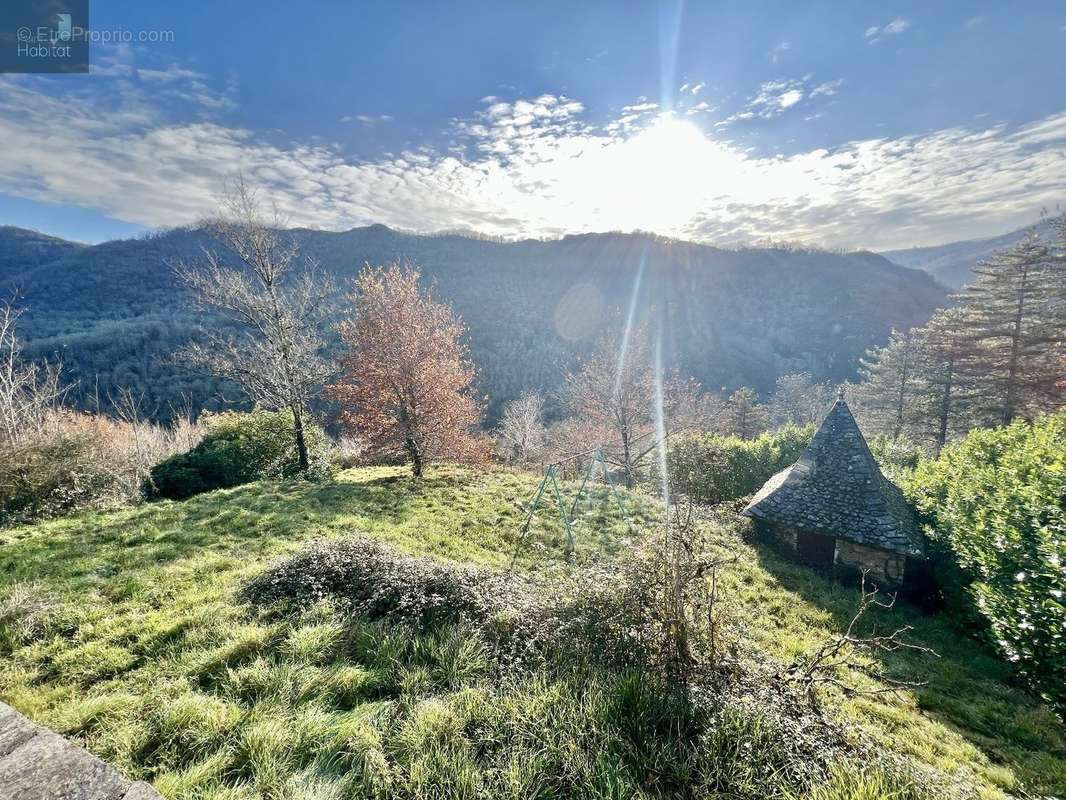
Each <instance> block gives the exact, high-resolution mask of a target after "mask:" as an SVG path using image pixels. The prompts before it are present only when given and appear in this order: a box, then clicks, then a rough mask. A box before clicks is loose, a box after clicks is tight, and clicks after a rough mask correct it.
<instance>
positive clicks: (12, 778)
mask: <svg viewBox="0 0 1066 800" xmlns="http://www.w3.org/2000/svg"><path fill="white" fill-rule="evenodd" d="M0 797H2V798H4V800H163V798H162V797H161V796H160V795H159V794H158V793H157V792H156V791H155V790H154V789H153V788H152V787H151V786H149V785H148V784H147V783H143V782H141V781H137V782H135V783H131V782H130V781H128V780H127V779H126V777H125V776H124V775H122V774H121V773H120V772H119V771H118V770H116V769H114V768H113V767H110V766H108V765H107V764H105V763H104V762H103V761H101V760H100V759H98V758H97V757H96V756H94V755H93V754H92V753H90V752H89V751H88V750H85V749H84V748H82V747H79V746H78V745H76V744H74V743H73V742H70V741H68V740H66V739H64V738H63V737H62V736H60V735H59V734H57V733H53V732H52V731H50V730H48V729H47V728H42V727H40V726H39V725H35V724H33V723H32V722H30V720H28V719H26V717H24V716H22V715H21V714H20V713H18V712H17V711H16V710H15V709H13V708H12V707H11V706H9V705H7V704H6V703H0Z"/></svg>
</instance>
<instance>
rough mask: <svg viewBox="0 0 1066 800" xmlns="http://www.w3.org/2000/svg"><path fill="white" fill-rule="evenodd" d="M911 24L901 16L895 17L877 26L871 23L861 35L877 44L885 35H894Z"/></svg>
mask: <svg viewBox="0 0 1066 800" xmlns="http://www.w3.org/2000/svg"><path fill="white" fill-rule="evenodd" d="M910 26H911V23H910V20H906V19H903V17H896V18H895V19H894V20H892V21H891V22H889V23H888V24H886V25H882V26H880V27H879V26H877V25H871V26H870V27H869V28H867V29H866V32H865V33H864V34H863V36H864V37H865V38H866V39H867V40H868V41H869V43H870V44H877V43H878V42H879V41H881V39H883V38H884V37H885V36H896V35H898V34H901V33H903V32H904V31H905V30H907V28H909V27H910Z"/></svg>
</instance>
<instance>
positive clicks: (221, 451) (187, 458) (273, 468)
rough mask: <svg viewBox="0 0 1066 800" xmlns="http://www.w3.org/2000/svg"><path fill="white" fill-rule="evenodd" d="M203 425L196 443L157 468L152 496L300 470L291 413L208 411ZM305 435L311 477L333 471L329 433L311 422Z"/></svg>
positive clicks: (194, 491)
mask: <svg viewBox="0 0 1066 800" xmlns="http://www.w3.org/2000/svg"><path fill="white" fill-rule="evenodd" d="M203 423H204V425H205V428H206V433H205V435H204V438H203V439H202V440H201V441H200V443H199V444H198V445H196V447H194V448H193V449H192V450H189V451H188V452H186V453H181V454H179V455H175V456H172V457H170V458H168V459H167V460H166V461H163V462H162V463H160V464H158V465H156V466H155V467H153V468H152V471H151V475H150V477H149V480H148V481H147V482H146V486H145V489H146V491H147V493H148V494H149V495H150V496H153V497H167V498H171V499H174V500H180V499H183V498H186V497H191V496H192V495H194V494H199V493H201V492H206V491H210V490H212V489H222V488H226V487H229V486H238V485H240V484H242V483H248V482H249V481H254V480H260V479H262V478H283V477H292V476H293V475H296V474H297V473H298V472H299V461H298V459H297V454H296V445H295V438H294V434H293V427H292V416H291V415H290V414H289V412H288V411H264V410H262V409H257V410H256V411H252V412H250V413H240V412H236V411H226V412H223V413H221V414H211V415H205V418H204V419H203ZM305 433H306V438H307V449H308V459H309V461H310V464H311V468H310V472H309V475H310V476H311V477H321V476H324V475H327V474H328V473H329V468H330V467H329V457H330V453H329V450H330V442H329V437H327V436H326V434H325V432H324V431H323V430H322V429H321V428H319V427H318V426H316V425H311V424H307V425H306V428H305Z"/></svg>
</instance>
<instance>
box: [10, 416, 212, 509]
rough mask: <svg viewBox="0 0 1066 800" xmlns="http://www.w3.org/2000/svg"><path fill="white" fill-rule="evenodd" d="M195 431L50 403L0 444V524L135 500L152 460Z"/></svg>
mask: <svg viewBox="0 0 1066 800" xmlns="http://www.w3.org/2000/svg"><path fill="white" fill-rule="evenodd" d="M198 435H199V433H198V430H197V428H196V426H193V425H191V424H189V423H180V422H179V423H178V424H176V425H175V426H174V427H171V428H162V427H160V426H158V425H152V424H149V423H145V422H122V421H116V420H112V419H108V418H107V417H103V416H97V415H92V414H82V413H78V412H73V411H65V410H60V411H50V412H48V415H47V417H46V419H45V421H44V423H43V424H42V426H41V427H40V428H39V429H38V430H34V431H31V432H30V433H28V434H27V435H26V436H24V437H23V438H21V439H20V440H18V441H12V442H7V443H5V444H0V525H4V524H15V523H20V522H27V521H30V520H33V519H38V518H42V517H51V516H56V515H59V514H63V513H68V512H70V511H74V510H76V509H81V508H100V507H107V506H115V505H122V504H126V503H132V502H136V501H138V500H140V499H141V485H142V483H143V482H144V480H145V477H146V476H147V474H148V470H149V468H150V467H151V465H152V464H154V463H156V462H157V461H158V460H159V459H160V458H164V457H166V456H168V455H170V454H171V453H173V452H174V451H175V448H177V447H181V446H183V445H187V444H188V442H190V441H192V442H195V440H196V438H197V437H198Z"/></svg>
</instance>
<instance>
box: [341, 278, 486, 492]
mask: <svg viewBox="0 0 1066 800" xmlns="http://www.w3.org/2000/svg"><path fill="white" fill-rule="evenodd" d="M418 279H419V272H418V270H417V269H415V268H413V267H409V266H400V265H399V264H395V263H394V264H391V265H389V266H388V267H385V268H381V269H373V268H371V267H369V266H368V267H367V268H366V269H364V270H363V272H362V273H361V274H360V275H359V277H358V278H357V279H356V281H355V290H354V292H353V293H352V294H351V296H350V297H351V300H352V303H353V305H354V307H355V314H354V317H353V318H350V319H348V320H345V321H344V322H341V323H340V325H339V326H338V329H339V331H340V334H341V338H342V339H343V341H344V343H345V345H346V346H347V348H348V351H347V353H346V354H345V355H344V356H343V357H342V359H341V373H342V377H341V379H340V380H339V381H338V382H337V383H335V384H333V385H332V386H330V387H329V390H330V394H331V395H332V396H333V397H334V398H336V399H337V400H338V401H339V402H340V404H341V407H342V411H341V415H340V420H341V424H342V425H343V426H344V427H345V429H346V430H347V431H348V432H349V433H350V434H352V435H354V436H356V437H358V438H359V439H361V440H362V441H363V442H364V443H365V444H366V446H367V448H368V451H369V452H371V453H372V454H374V455H377V456H379V457H381V458H389V459H405V460H407V461H409V462H410V464H411V471H412V474H414V476H415V477H419V476H421V474H422V468H423V467H424V466H425V465H426V464H429V463H434V462H440V461H458V462H463V463H476V462H481V461H483V460H485V459H486V458H487V457H488V447H487V443H486V442H485V441H484V440H483V439H481V438H479V437H478V436H476V435H475V434H474V433H473V429H474V428H475V426H476V425H477V424H478V423H479V422H480V420H481V411H480V409H479V408H478V406H477V403H476V402H475V401H474V398H473V397H472V396H471V390H470V385H471V383H472V382H473V380H474V365H473V363H472V362H471V361H470V358H469V355H468V353H467V349H466V347H465V346H464V345H463V344H462V343H461V342H460V337H461V336H462V335H463V333H464V332H465V328H464V326H463V324H462V322H461V321H460V320H459V319H458V318H457V317H456V316H455V314H454V313H453V312H452V309H451V307H449V306H447V305H443V304H441V303H437V302H435V301H434V300H433V298H432V297H431V296H430V293H429V292H428V291H426V290H424V289H421V288H419V286H418Z"/></svg>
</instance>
